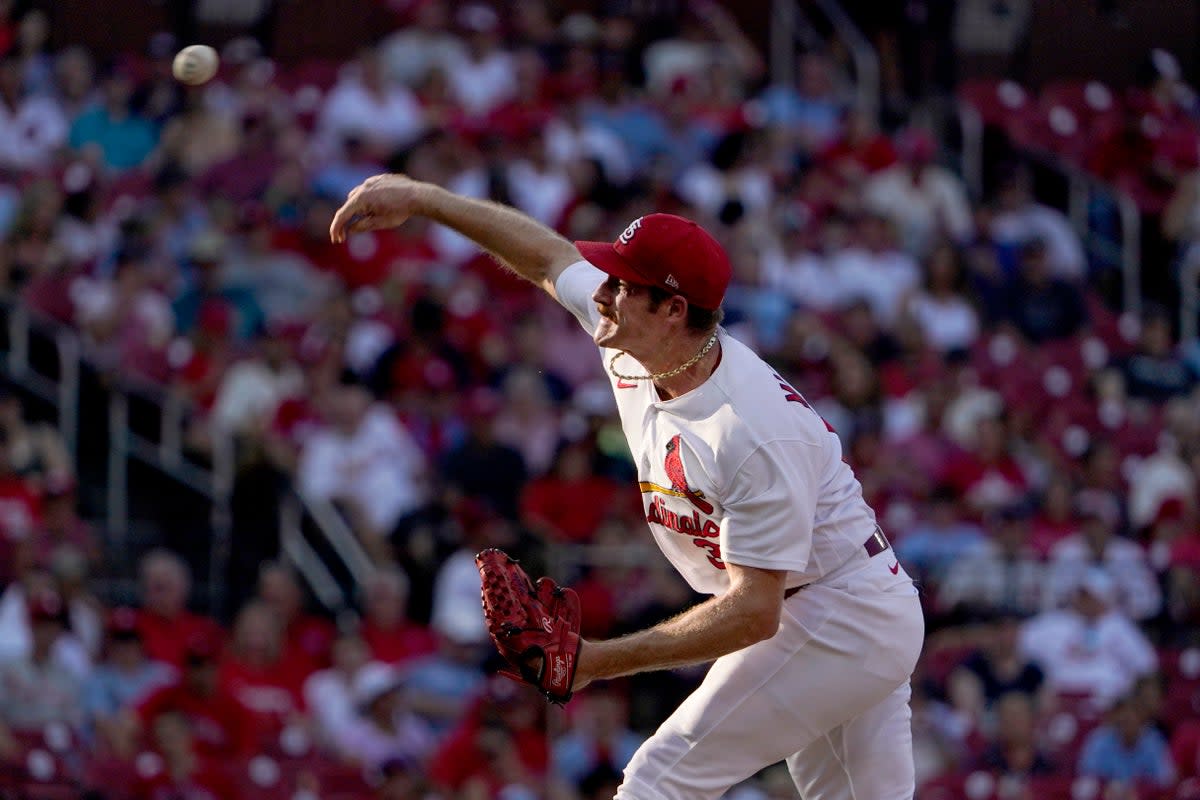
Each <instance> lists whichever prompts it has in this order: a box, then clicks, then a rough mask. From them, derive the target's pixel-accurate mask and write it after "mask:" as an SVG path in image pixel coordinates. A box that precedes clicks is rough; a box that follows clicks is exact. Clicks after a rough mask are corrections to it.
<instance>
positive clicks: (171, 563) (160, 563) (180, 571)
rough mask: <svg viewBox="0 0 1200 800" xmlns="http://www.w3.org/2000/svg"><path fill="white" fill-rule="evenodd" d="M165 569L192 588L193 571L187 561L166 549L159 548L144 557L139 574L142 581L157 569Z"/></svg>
mask: <svg viewBox="0 0 1200 800" xmlns="http://www.w3.org/2000/svg"><path fill="white" fill-rule="evenodd" d="M162 567H165V568H166V569H167V570H168V571H170V572H171V573H172V574H173V575H174V576H175V577H177V578H179V580H181V581H182V582H183V585H184V586H186V587H188V588H189V589H190V588H191V585H192V571H191V569H190V568H189V567H188V564H187V562H186V561H184V560H183V559H182V558H180V557H179V555H177V554H176V553H173V552H171V551H170V550H167V549H166V548H165V547H157V548H155V549H153V550H151V551H150V552H149V553H147V554H146V555H145V556H143V557H142V563H141V565H140V569H139V570H138V571H139V574H140V576H141V579H142V580H145V579H146V577H147V576H148V575H149V574H150V572H151V571H152V570H154V569H155V568H162Z"/></svg>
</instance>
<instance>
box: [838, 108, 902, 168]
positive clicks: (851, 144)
mask: <svg viewBox="0 0 1200 800" xmlns="http://www.w3.org/2000/svg"><path fill="white" fill-rule="evenodd" d="M819 160H820V161H821V162H822V163H823V164H824V165H826V166H828V167H831V168H832V169H833V170H834V172H836V173H837V175H838V176H839V177H840V178H841V179H842V180H843V181H845V182H846V183H848V184H851V185H858V184H860V183H861V182H862V181H863V179H865V178H866V177H867V176H868V175H873V174H875V173H876V172H879V171H880V170H884V169H887V168H888V167H890V166H892V165H893V164H895V163H896V160H897V157H896V148H895V147H893V146H892V141H891V139H889V138H888V137H887V136H885V135H883V134H882V133H880V132H879V127H878V126H877V125H876V124H875V120H874V118H873V117H872V116H871V115H870V114H868V113H866V112H865V111H864V110H863V109H861V108H849V109H847V110H846V111H845V112H844V114H843V116H842V134H841V136H839V137H838V138H837V139H835V140H834V141H833V142H832V143H831V144H829V145H828V146H827V147H826V148H825V150H824V151H823V152H822V153H821V155H820V159H819Z"/></svg>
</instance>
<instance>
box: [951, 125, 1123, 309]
mask: <svg viewBox="0 0 1200 800" xmlns="http://www.w3.org/2000/svg"><path fill="white" fill-rule="evenodd" d="M958 119H959V125H960V127H961V129H962V136H963V150H962V172H963V178H964V179H965V180H966V182H967V187H968V189H970V191H971V193H972V194H973V195H974V196H975V197H982V195H983V121H982V119H980V117H979V114H978V113H977V112H976V111H975V110H974V109H972V108H971V107H970V106H968V105H967V104H965V103H960V104H959V113H958ZM1022 151H1023V152H1024V154H1025V155H1026V156H1027V157H1029V158H1031V159H1033V160H1035V161H1037V162H1038V163H1039V164H1040V165H1042V166H1043V167H1046V168H1047V169H1051V170H1054V171H1055V172H1057V173H1058V174H1059V175H1061V176H1062V177H1063V178H1064V179H1065V180H1066V181H1067V218H1068V219H1069V220H1070V221H1071V224H1072V226H1074V228H1075V231H1076V232H1077V233H1078V234H1079V236H1080V237H1081V238H1082V239H1083V241H1084V242H1085V243H1088V242H1091V241H1093V237H1092V235H1091V229H1090V225H1089V220H1088V200H1089V199H1090V198H1091V197H1092V196H1093V194H1102V195H1106V196H1108V197H1110V198H1112V200H1113V202H1114V203H1115V204H1116V206H1117V213H1118V215H1119V216H1120V221H1121V245H1120V257H1119V259H1118V260H1119V262H1120V264H1119V266H1120V268H1121V304H1122V307H1123V308H1124V309H1125V310H1126V311H1129V312H1131V313H1133V314H1139V313H1141V309H1142V283H1141V281H1142V217H1141V212H1139V211H1138V207H1137V202H1136V201H1135V200H1134V199H1133V197H1132V196H1131V195H1130V194H1128V193H1127V192H1123V191H1121V190H1120V189H1118V188H1116V187H1115V186H1113V185H1111V184H1109V183H1105V182H1104V181H1102V180H1100V179H1099V178H1096V177H1094V176H1092V175H1089V174H1088V173H1086V172H1084V171H1083V170H1081V169H1079V168H1077V167H1074V166H1071V165H1070V164H1066V163H1064V162H1063V161H1062V160H1061V159H1060V158H1058V157H1057V156H1055V155H1054V154H1053V153H1050V152H1047V151H1044V150H1039V149H1037V148H1031V147H1025V148H1022Z"/></svg>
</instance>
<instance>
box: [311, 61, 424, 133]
mask: <svg viewBox="0 0 1200 800" xmlns="http://www.w3.org/2000/svg"><path fill="white" fill-rule="evenodd" d="M424 130H425V117H424V113H423V112H422V110H421V106H420V104H419V103H417V100H416V98H415V97H413V94H412V92H410V91H409V90H408V88H407V87H405V86H403V85H400V84H395V83H388V82H387V81H386V80H385V79H384V75H383V66H382V64H381V63H380V58H379V54H378V53H377V52H376V51H374V50H370V49H368V50H363V51H362V52H361V53H360V54H359V57H358V61H357V62H356V64H355V65H354V67H353V68H351V69H350V70H348V72H347V73H346V74H345V75H343V77H342V79H341V80H340V81H338V84H337V85H336V86H334V87H333V89H332V91H330V93H329V96H328V97H327V98H326V99H325V106H324V108H323V109H322V110H321V120H320V123H319V126H318V136H319V140H320V141H321V142H322V146H323V147H324V148H325V151H327V152H334V151H335V150H336V148H337V146H338V145H339V144H340V143H341V142H342V141H343V140H344V139H345V138H346V137H347V136H357V137H361V138H363V139H364V140H365V141H366V142H367V143H368V144H369V146H370V147H371V148H372V149H373V150H378V151H380V152H383V153H386V152H388V151H390V150H395V149H398V148H402V147H404V146H405V145H408V144H411V143H412V142H414V141H415V140H416V139H417V138H418V137H419V136H420V135H421V133H422V132H423V131H424Z"/></svg>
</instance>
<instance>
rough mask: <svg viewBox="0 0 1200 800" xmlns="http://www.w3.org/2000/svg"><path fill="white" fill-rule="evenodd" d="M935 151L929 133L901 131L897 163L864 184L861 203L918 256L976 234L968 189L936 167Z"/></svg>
mask: <svg viewBox="0 0 1200 800" xmlns="http://www.w3.org/2000/svg"><path fill="white" fill-rule="evenodd" d="M936 148H937V146H936V144H935V143H934V140H933V137H932V136H930V134H929V133H928V131H924V130H920V129H910V130H907V131H905V132H904V133H902V134H901V135H900V137H899V139H898V141H897V144H896V150H897V151H898V153H899V155H900V163H899V164H896V165H895V166H893V167H889V168H888V169H885V170H883V171H882V172H878V173H876V174H875V175H873V176H871V177H870V178H869V179H868V180H867V182H866V183H865V184H864V185H863V204H864V205H865V206H866V207H867V208H869V209H872V210H874V211H876V212H878V213H881V214H883V215H885V216H886V217H888V218H889V219H890V220H892V222H893V224H895V225H896V228H897V230H898V231H899V233H900V241H901V242H902V243H903V246H904V249H906V250H908V251H909V252H910V253H913V254H916V255H924V254H925V253H928V252H929V251H930V250H931V249H932V248H933V246H934V244H936V243H937V241H938V240H939V239H942V238H948V239H950V240H951V241H952V242H955V243H957V244H964V243H966V242H967V241H968V240H969V239H970V238H971V236H972V234H973V233H974V231H975V223H974V221H973V219H972V217H971V206H970V204H969V203H968V202H967V190H966V186H965V185H964V184H963V182H962V179H961V178H959V177H957V176H956V175H954V174H953V173H952V172H950V171H949V170H948V169H946V168H945V167H941V166H938V165H937V164H935V163H934V156H935V155H936Z"/></svg>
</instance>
